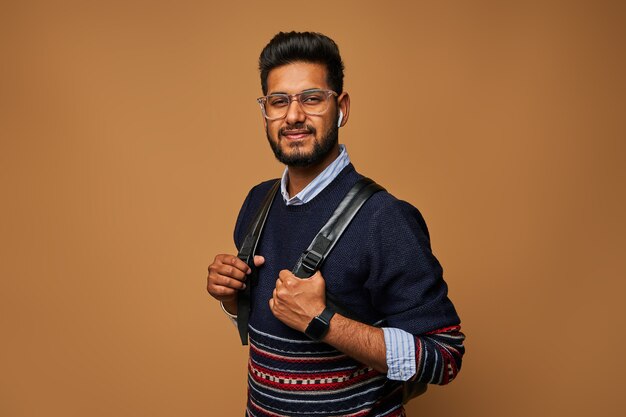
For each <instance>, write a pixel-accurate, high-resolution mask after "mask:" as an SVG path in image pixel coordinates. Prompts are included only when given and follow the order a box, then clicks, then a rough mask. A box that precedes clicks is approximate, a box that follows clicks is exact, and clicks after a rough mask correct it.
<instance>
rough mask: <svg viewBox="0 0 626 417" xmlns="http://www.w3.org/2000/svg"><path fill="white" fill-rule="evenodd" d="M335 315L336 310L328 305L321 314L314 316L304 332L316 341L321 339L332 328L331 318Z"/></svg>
mask: <svg viewBox="0 0 626 417" xmlns="http://www.w3.org/2000/svg"><path fill="white" fill-rule="evenodd" d="M334 315H335V311H334V310H333V309H331V308H330V307H326V308H325V309H324V311H322V313H321V314H320V315H319V316H315V317H313V320H311V322H310V323H309V325H308V326H307V328H306V330H305V331H304V334H306V335H307V336H309V337H310V338H311V339H313V340H315V341H318V342H319V341H320V340H322V339H323V338H324V336H326V333H328V329H329V328H330V319H332V318H333V316H334Z"/></svg>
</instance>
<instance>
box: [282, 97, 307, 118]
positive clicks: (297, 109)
mask: <svg viewBox="0 0 626 417" xmlns="http://www.w3.org/2000/svg"><path fill="white" fill-rule="evenodd" d="M305 120H306V114H305V113H304V111H303V110H302V107H301V106H300V102H299V101H298V98H296V97H294V98H292V100H291V102H290V103H289V107H287V115H286V116H285V122H286V123H287V124H288V125H295V124H298V123H303V122H304V121H305Z"/></svg>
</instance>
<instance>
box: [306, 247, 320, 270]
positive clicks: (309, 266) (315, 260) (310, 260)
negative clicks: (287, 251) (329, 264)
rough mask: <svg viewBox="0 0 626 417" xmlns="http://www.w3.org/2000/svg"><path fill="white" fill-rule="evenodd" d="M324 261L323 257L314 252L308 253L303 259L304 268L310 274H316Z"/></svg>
mask: <svg viewBox="0 0 626 417" xmlns="http://www.w3.org/2000/svg"><path fill="white" fill-rule="evenodd" d="M322 259H323V257H322V255H320V254H319V253H317V252H315V251H314V250H310V251H307V252H306V253H305V254H304V256H303V257H302V267H303V268H304V269H306V270H307V272H309V273H315V271H317V268H318V267H319V265H320V263H321V262H322Z"/></svg>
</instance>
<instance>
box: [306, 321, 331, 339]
mask: <svg viewBox="0 0 626 417" xmlns="http://www.w3.org/2000/svg"><path fill="white" fill-rule="evenodd" d="M327 331H328V323H326V322H324V321H323V320H322V319H320V318H319V317H315V318H314V319H313V320H311V322H310V323H309V327H307V328H306V332H305V333H306V335H307V336H309V337H310V338H311V339H315V340H319V339H321V338H322V337H324V335H325V334H326V332H327Z"/></svg>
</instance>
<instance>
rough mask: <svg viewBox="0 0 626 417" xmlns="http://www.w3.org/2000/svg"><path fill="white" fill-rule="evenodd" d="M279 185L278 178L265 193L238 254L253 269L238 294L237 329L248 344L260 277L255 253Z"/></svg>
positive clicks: (242, 340)
mask: <svg viewBox="0 0 626 417" xmlns="http://www.w3.org/2000/svg"><path fill="white" fill-rule="evenodd" d="M279 187H280V180H277V181H276V182H275V183H274V185H273V186H272V188H271V189H270V190H269V191H268V193H267V194H266V195H265V199H264V200H263V203H262V204H261V207H259V210H258V211H257V213H256V216H255V217H254V220H253V221H252V223H251V224H250V226H249V227H248V232H247V233H246V237H245V238H244V240H243V244H242V245H241V249H239V253H238V254H237V257H238V258H239V259H241V260H242V261H244V262H245V263H246V264H248V266H249V267H250V269H252V273H251V274H250V275H248V279H247V283H246V288H245V289H243V290H241V291H239V294H238V295H237V329H238V330H239V337H240V338H241V344H242V345H247V344H248V319H249V318H250V290H251V288H252V286H253V285H255V284H256V279H257V278H258V271H257V269H256V267H255V266H254V253H255V252H256V247H257V244H258V243H259V238H260V237H261V232H262V231H263V226H264V225H265V220H267V214H268V213H269V211H270V207H272V202H273V201H274V197H275V196H276V192H277V191H278V188H279Z"/></svg>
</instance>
